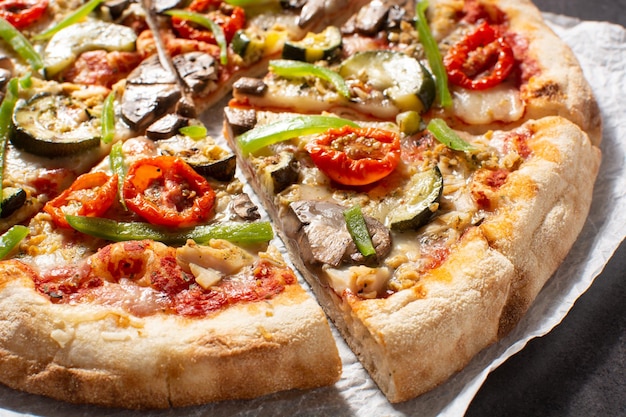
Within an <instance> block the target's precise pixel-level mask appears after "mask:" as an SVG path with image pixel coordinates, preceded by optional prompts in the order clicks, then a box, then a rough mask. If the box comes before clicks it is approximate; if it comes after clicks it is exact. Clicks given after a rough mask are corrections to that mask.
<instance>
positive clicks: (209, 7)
mask: <svg viewBox="0 0 626 417" xmlns="http://www.w3.org/2000/svg"><path fill="white" fill-rule="evenodd" d="M187 10H189V11H192V12H197V13H204V14H206V15H207V17H208V18H209V19H211V20H212V21H213V22H215V23H216V24H218V25H219V26H220V27H221V28H222V30H223V31H224V37H225V38H226V42H230V41H231V40H232V39H233V36H235V33H236V32H237V31H238V30H239V29H241V28H243V26H244V25H245V23H246V12H245V11H244V10H243V9H242V8H241V7H237V6H231V5H229V4H227V3H225V2H223V1H219V0H193V1H192V2H191V4H189V6H188V7H187ZM172 26H173V27H174V30H175V31H176V33H178V35H179V36H180V37H181V38H185V39H191V40H195V41H202V42H206V43H211V44H216V40H215V36H214V35H213V33H212V32H211V31H210V30H209V29H206V28H204V27H201V26H199V25H197V24H195V23H193V22H189V21H188V20H184V19H181V18H178V17H173V18H172Z"/></svg>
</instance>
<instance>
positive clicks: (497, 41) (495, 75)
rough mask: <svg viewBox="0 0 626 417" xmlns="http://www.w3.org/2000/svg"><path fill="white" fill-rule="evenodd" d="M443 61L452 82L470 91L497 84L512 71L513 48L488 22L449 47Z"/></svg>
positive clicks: (513, 62)
mask: <svg viewBox="0 0 626 417" xmlns="http://www.w3.org/2000/svg"><path fill="white" fill-rule="evenodd" d="M443 63H444V65H445V67H446V71H447V73H448V79H449V80H450V82H451V83H453V84H456V85H458V86H461V87H463V88H467V89H470V90H485V89H488V88H491V87H495V86H496V85H498V84H500V83H501V82H502V81H504V80H505V79H506V77H507V76H508V75H509V74H510V73H511V71H512V70H513V66H514V64H515V56H514V55H513V48H511V45H509V42H508V41H507V39H506V38H505V37H504V36H503V35H501V34H500V31H499V30H498V29H496V28H495V27H493V26H491V25H489V24H488V23H486V22H483V23H482V24H480V25H479V26H478V27H477V28H476V30H474V31H473V32H471V33H470V34H468V35H467V36H466V37H465V38H463V39H462V40H461V41H460V42H458V43H456V44H455V45H453V46H452V48H450V50H449V51H448V53H447V54H446V56H445V58H444V60H443Z"/></svg>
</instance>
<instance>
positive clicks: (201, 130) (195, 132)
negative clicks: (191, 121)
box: [178, 125, 207, 140]
mask: <svg viewBox="0 0 626 417" xmlns="http://www.w3.org/2000/svg"><path fill="white" fill-rule="evenodd" d="M178 131H179V132H180V133H182V134H183V135H185V136H188V137H190V138H191V139H194V140H200V139H204V138H206V135H207V130H206V127H204V126H200V125H193V126H185V127H181V128H180V129H178Z"/></svg>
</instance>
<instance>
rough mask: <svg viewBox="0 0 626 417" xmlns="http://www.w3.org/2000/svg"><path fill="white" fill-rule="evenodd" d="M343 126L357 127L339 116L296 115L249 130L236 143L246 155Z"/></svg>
mask: <svg viewBox="0 0 626 417" xmlns="http://www.w3.org/2000/svg"><path fill="white" fill-rule="evenodd" d="M343 126H352V127H355V128H356V127H358V125H357V124H356V123H354V122H353V121H351V120H347V119H342V118H339V117H333V116H316V115H315V116H297V117H293V118H290V119H284V120H279V121H277V122H274V123H271V124H267V125H263V126H259V127H258V128H255V129H253V130H249V131H247V132H245V133H243V134H241V135H239V136H238V137H237V144H238V145H239V147H240V148H241V150H242V151H243V153H244V154H245V155H247V154H249V153H254V152H256V151H258V150H260V149H263V148H265V147H267V146H270V145H273V144H275V143H278V142H282V141H286V140H290V139H293V138H297V137H299V136H304V135H312V134H316V133H323V132H325V131H326V130H328V129H330V128H340V127H343Z"/></svg>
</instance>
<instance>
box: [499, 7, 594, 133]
mask: <svg viewBox="0 0 626 417" xmlns="http://www.w3.org/2000/svg"><path fill="white" fill-rule="evenodd" d="M494 3H497V4H498V6H499V7H500V8H502V9H503V10H504V11H505V12H506V13H507V15H508V16H509V18H510V25H511V30H512V31H513V32H514V33H519V34H521V35H522V36H523V37H524V38H525V41H526V42H527V48H528V52H527V54H528V59H529V62H528V63H527V65H531V66H532V65H533V64H536V65H537V67H538V73H537V74H533V75H532V76H531V77H530V79H529V80H528V82H527V84H525V85H524V86H523V89H522V97H523V98H524V99H525V100H526V102H527V106H526V114H525V120H532V119H539V118H542V117H547V116H562V117H564V118H566V119H568V120H569V121H571V122H573V123H575V124H577V125H578V126H579V127H580V128H581V129H582V130H584V131H585V132H586V133H587V134H588V135H589V138H590V139H591V142H592V143H593V144H594V145H599V144H600V142H601V140H602V119H601V115H600V108H599V107H598V103H597V101H596V99H595V97H594V95H593V91H592V90H591V86H590V85H589V83H588V82H587V80H586V79H585V76H584V74H583V72H582V69H581V67H580V64H579V63H578V60H577V59H576V56H575V55H574V53H573V52H572V50H571V49H570V48H569V47H568V46H567V45H566V44H565V42H563V41H562V40H561V39H560V38H559V37H558V36H557V35H556V34H555V33H554V32H553V31H552V29H550V28H549V27H548V25H547V24H546V22H545V21H544V20H543V18H542V16H541V13H540V12H539V10H538V9H537V8H536V7H535V6H534V5H533V4H532V3H531V2H530V1H528V0H524V1H515V0H499V1H497V2H494ZM526 71H530V72H532V70H531V69H528V68H527V69H526Z"/></svg>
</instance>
